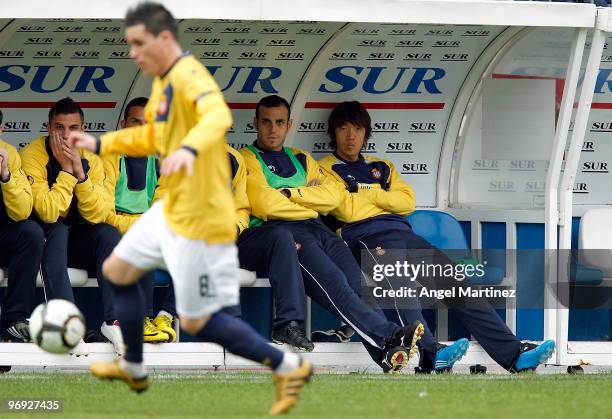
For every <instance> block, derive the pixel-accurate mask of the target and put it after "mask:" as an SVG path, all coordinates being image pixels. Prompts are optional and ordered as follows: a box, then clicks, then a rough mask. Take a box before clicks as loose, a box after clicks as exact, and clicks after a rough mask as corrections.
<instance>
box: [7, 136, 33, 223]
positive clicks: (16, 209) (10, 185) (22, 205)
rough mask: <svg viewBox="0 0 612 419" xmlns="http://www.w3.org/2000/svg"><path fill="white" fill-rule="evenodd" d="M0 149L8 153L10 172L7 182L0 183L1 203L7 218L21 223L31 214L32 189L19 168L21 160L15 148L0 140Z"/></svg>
mask: <svg viewBox="0 0 612 419" xmlns="http://www.w3.org/2000/svg"><path fill="white" fill-rule="evenodd" d="M0 148H3V149H5V150H6V151H7V152H8V157H9V161H8V166H9V171H10V172H11V177H10V179H9V180H8V182H6V183H4V182H2V181H0V188H1V190H2V201H3V202H4V207H5V209H6V214H7V215H8V216H9V218H10V219H11V220H13V221H22V220H25V219H27V218H28V217H29V216H30V214H31V213H32V188H30V184H29V183H28V179H27V177H26V175H25V173H24V171H23V169H22V168H21V159H20V158H19V153H17V150H16V149H15V147H13V146H12V145H10V144H8V143H5V142H4V141H2V140H0Z"/></svg>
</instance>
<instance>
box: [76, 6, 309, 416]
mask: <svg viewBox="0 0 612 419" xmlns="http://www.w3.org/2000/svg"><path fill="white" fill-rule="evenodd" d="M125 24H126V38H127V40H128V43H129V44H130V56H131V57H132V59H133V60H134V61H135V62H136V63H137V64H138V66H139V68H140V69H141V70H142V71H143V72H144V73H147V74H151V75H154V76H156V77H155V80H154V81H153V86H152V90H151V96H150V98H149V102H148V103H147V106H146V108H145V115H146V119H147V124H146V125H144V126H141V127H133V128H128V129H124V130H121V131H117V132H112V133H108V134H106V135H104V136H102V138H101V140H100V141H97V140H96V139H95V138H94V137H92V136H90V135H87V134H84V133H74V134H73V135H72V136H71V140H72V141H73V142H75V144H76V145H77V146H78V147H83V148H87V149H90V150H96V151H98V152H99V153H101V154H109V153H110V154H112V153H123V154H126V155H130V156H133V157H138V156H146V155H150V154H154V153H156V152H157V153H159V154H160V155H161V158H162V166H161V175H162V176H165V177H166V180H167V191H166V192H165V193H164V197H163V198H162V199H161V200H160V201H158V202H156V203H155V204H153V206H152V207H151V209H150V210H148V211H147V212H146V213H145V214H143V216H142V217H141V218H140V219H139V220H138V221H137V222H136V223H135V224H134V226H132V228H131V229H130V230H129V231H128V232H127V233H126V235H125V236H124V237H123V238H122V239H121V242H120V243H119V245H117V247H116V248H115V250H114V251H113V253H112V255H111V256H110V257H109V258H108V259H107V260H106V262H105V263H104V272H105V273H106V275H107V277H108V278H109V279H110V281H111V282H112V283H113V284H114V285H115V291H116V293H117V306H116V307H117V314H118V318H119V321H120V323H121V329H122V332H123V336H124V340H125V343H126V354H125V357H124V358H123V359H121V360H118V361H114V362H109V363H94V364H92V366H91V370H92V373H93V374H94V375H95V376H97V377H99V378H104V379H111V380H112V379H119V380H123V381H125V382H126V383H127V384H128V386H129V387H130V388H132V389H133V390H136V391H143V390H145V389H147V387H148V386H149V379H148V377H147V372H146V370H145V367H144V365H143V363H142V328H143V313H144V303H143V297H142V293H141V290H140V288H139V287H138V284H137V281H138V279H139V278H140V277H141V276H142V275H143V274H144V273H145V272H147V271H150V270H151V269H154V268H158V267H165V268H167V269H168V272H169V273H170V275H171V276H172V280H173V282H174V288H175V293H176V303H177V304H176V306H177V311H178V313H179V318H180V324H181V327H182V328H183V329H184V330H185V331H186V332H188V333H190V334H192V335H196V336H198V337H199V338H201V339H202V340H203V341H209V342H214V343H218V344H220V345H222V346H224V347H225V348H227V349H228V350H229V351H230V352H232V353H234V354H236V355H239V356H242V357H245V358H248V359H251V360H254V361H257V362H260V363H262V364H264V365H268V366H270V367H271V368H272V369H273V370H274V374H273V376H274V382H275V384H276V399H275V401H274V404H273V405H272V408H271V410H270V414H278V413H284V412H287V411H289V410H290V409H291V408H292V407H293V406H294V405H295V403H296V402H297V398H298V395H299V392H300V390H301V389H302V387H303V386H304V384H306V382H307V381H308V380H309V378H310V375H311V373H312V368H311V366H310V363H309V362H308V361H307V360H302V359H300V358H299V357H298V356H297V355H296V354H293V353H283V352H282V351H279V350H278V349H275V348H273V347H272V346H270V345H269V344H268V343H267V342H266V341H265V340H264V339H263V338H261V337H260V336H259V335H257V334H256V333H255V332H254V331H253V330H252V329H251V328H250V327H249V326H247V324H246V323H244V322H243V321H241V320H240V319H237V318H234V317H232V316H230V315H227V314H225V313H220V312H219V311H220V310H221V309H222V308H223V307H226V306H230V305H235V304H237V303H238V297H239V284H238V258H237V251H236V246H235V244H234V241H235V239H236V213H235V210H234V201H233V197H232V191H231V189H230V182H231V178H230V164H229V161H228V157H227V152H226V149H225V145H226V143H225V133H226V131H227V130H228V128H229V127H230V126H231V122H232V121H231V115H230V112H229V109H228V107H227V105H226V104H225V102H224V100H223V96H222V95H221V92H220V90H219V88H218V86H217V85H216V84H215V82H214V80H213V78H212V76H211V75H210V74H209V73H208V71H206V69H205V68H204V67H203V66H202V64H201V63H199V62H198V61H197V60H196V59H195V58H194V57H193V56H191V55H189V54H186V53H183V52H182V50H181V47H180V45H179V43H178V41H177V32H178V29H177V25H176V22H175V20H174V18H173V17H172V15H171V14H170V13H169V12H168V11H167V10H166V9H165V8H164V7H163V6H161V5H158V4H154V3H141V4H139V5H138V6H136V7H135V8H133V9H130V10H129V11H128V13H127V15H126V19H125ZM128 261H129V262H128Z"/></svg>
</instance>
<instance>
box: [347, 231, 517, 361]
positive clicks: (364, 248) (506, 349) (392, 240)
mask: <svg viewBox="0 0 612 419" xmlns="http://www.w3.org/2000/svg"><path fill="white" fill-rule="evenodd" d="M348 245H349V247H350V248H351V250H352V251H353V255H354V256H355V257H356V258H357V260H359V261H360V263H361V265H362V266H367V265H369V264H372V263H381V264H388V263H395V261H396V260H395V259H396V258H397V254H395V253H394V254H393V255H392V256H391V257H393V258H394V259H393V260H385V257H384V256H380V255H379V254H380V253H381V249H382V250H383V251H385V250H392V249H396V250H401V249H403V250H406V252H405V253H403V254H404V255H405V260H407V261H408V262H411V263H415V264H418V263H419V262H421V261H422V260H423V254H422V253H421V252H418V257H417V258H416V259H415V257H414V256H413V257H412V258H411V254H410V250H415V249H426V250H427V253H428V254H430V255H431V257H430V260H425V262H428V263H435V264H441V265H446V264H449V263H451V261H450V260H449V259H448V257H447V256H446V255H445V254H444V253H443V252H441V251H440V250H439V249H437V248H435V247H434V246H432V245H431V244H430V243H429V242H427V241H426V240H425V239H423V238H422V237H420V236H418V235H416V234H414V233H412V232H409V231H406V230H399V229H396V230H393V229H390V230H386V231H379V232H377V233H374V234H370V235H367V236H365V237H362V238H361V239H360V240H358V241H355V242H352V241H349V242H348ZM377 250H378V252H377ZM363 257H366V258H368V259H370V260H362V258H363ZM413 259H414V260H413ZM418 281H419V283H421V285H422V286H424V287H426V288H428V289H443V288H445V287H446V286H450V285H449V284H448V279H446V278H445V279H436V278H420V279H419V280H418ZM445 281H446V282H445ZM409 283H410V284H412V286H414V283H413V282H410V281H406V283H403V284H401V285H409ZM445 283H446V284H447V285H445ZM398 285H399V284H398ZM452 285H454V286H460V285H461V283H460V282H456V283H454V284H452ZM442 302H443V303H445V304H446V305H447V306H449V307H452V308H454V310H453V313H454V314H455V315H456V316H457V317H458V318H459V320H460V321H461V323H462V324H463V325H464V326H465V327H466V328H467V329H468V330H469V331H470V333H471V334H472V335H473V336H474V337H475V338H476V340H477V341H478V342H479V343H480V345H481V346H482V347H483V349H484V350H485V351H486V352H487V353H488V354H489V356H491V358H493V360H494V361H495V362H497V363H498V364H499V365H501V366H502V367H503V368H505V369H507V370H510V369H511V368H512V367H513V366H514V363H515V362H516V360H517V359H518V356H519V355H520V346H521V342H520V341H519V340H518V338H517V337H516V336H515V335H514V334H513V333H512V332H511V331H510V329H508V326H507V325H506V323H504V321H503V320H502V319H501V318H500V317H499V314H498V313H497V312H496V311H495V310H494V309H493V307H492V306H491V305H490V303H489V302H488V301H487V300H486V299H484V298H478V299H476V298H470V299H469V301H466V300H462V299H460V298H453V299H452V300H442ZM455 307H458V308H455ZM398 314H399V315H400V316H401V317H402V318H404V319H406V320H405V321H412V320H414V319H415V318H416V319H418V320H420V321H421V322H422V323H423V324H426V323H425V319H424V318H423V315H422V313H421V311H420V310H419V309H418V308H416V307H411V309H410V310H399V312H398ZM437 343H438V342H437V340H436V339H435V338H434V337H433V336H432V334H431V332H430V331H429V328H426V333H425V335H424V336H423V337H422V338H421V341H420V342H419V345H420V349H421V356H420V359H421V367H422V368H424V369H425V370H430V369H431V368H432V365H433V361H434V359H435V355H436V345H437Z"/></svg>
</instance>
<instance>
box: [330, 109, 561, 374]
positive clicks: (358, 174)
mask: <svg viewBox="0 0 612 419" xmlns="http://www.w3.org/2000/svg"><path fill="white" fill-rule="evenodd" d="M327 130H328V134H329V136H330V138H331V145H332V147H333V148H334V154H333V155H330V156H327V157H325V158H324V159H322V160H321V162H320V164H321V168H322V169H323V170H324V171H325V172H326V173H327V174H328V175H329V177H330V178H332V179H334V180H335V181H336V182H338V183H339V184H341V185H342V186H343V187H345V188H346V189H347V190H348V191H349V192H350V194H348V195H347V196H348V199H347V200H345V201H344V202H343V204H342V205H340V206H338V208H336V210H335V211H334V212H333V213H332V215H334V216H336V217H337V218H339V219H340V220H341V221H344V222H345V224H344V225H343V226H342V228H341V229H340V230H339V231H340V235H341V237H342V238H343V239H344V240H345V241H346V243H347V244H348V246H349V247H350V248H351V250H352V251H353V254H354V255H355V257H356V258H357V259H358V260H360V262H362V263H363V264H364V265H367V264H393V263H395V261H396V260H397V259H396V257H397V253H394V252H393V251H395V252H398V251H400V252H402V255H403V257H404V258H405V259H406V260H408V261H409V262H411V263H413V264H418V263H420V262H421V261H422V260H423V258H424V257H430V259H428V260H431V261H433V262H434V263H435V264H439V265H440V266H444V265H446V264H452V262H451V261H450V260H449V259H448V257H446V255H445V254H444V253H442V252H441V251H439V250H438V249H437V248H435V247H434V246H432V245H431V244H430V243H429V242H427V241H426V240H425V239H423V238H422V237H420V236H418V235H417V234H415V233H414V231H413V230H412V227H411V226H410V224H409V223H408V222H407V221H406V220H405V218H404V217H405V216H406V215H408V214H410V213H411V212H412V211H414V192H413V191H412V188H411V187H410V186H409V185H408V184H407V183H406V182H405V181H404V180H403V179H402V178H401V177H400V176H399V174H398V173H397V171H396V170H395V167H394V166H393V164H392V163H391V162H390V161H387V160H382V159H378V158H376V157H370V156H368V157H364V156H363V155H362V154H361V148H362V147H363V145H364V143H365V142H366V141H367V140H368V139H369V138H370V134H371V132H372V127H371V118H370V115H369V114H368V111H367V110H366V109H365V108H364V107H363V105H362V104H361V103H359V102H343V103H341V104H339V105H338V106H337V107H336V108H335V109H334V110H333V111H332V113H331V114H330V116H329V121H328V126H327ZM364 255H365V256H364ZM430 255H431V256H430ZM362 256H363V257H366V258H367V259H366V260H361V259H362ZM418 281H419V282H420V283H421V284H422V285H423V286H424V287H426V288H429V289H437V288H444V287H446V286H448V285H454V286H461V283H460V282H457V283H454V281H453V283H451V284H448V283H446V284H445V282H444V281H445V279H444V278H438V277H424V276H420V277H419V279H418ZM408 284H410V281H406V282H405V283H404V285H408ZM413 284H414V283H413ZM444 303H445V304H446V305H447V306H450V307H452V308H457V309H456V310H453V313H454V315H455V316H457V317H458V318H459V320H460V321H461V323H463V325H464V326H465V327H466V328H467V329H468V330H469V332H470V333H471V334H472V335H473V336H474V337H475V338H476V339H477V340H478V342H479V343H480V345H481V346H482V347H483V349H484V350H485V351H486V352H487V353H488V354H489V355H490V356H491V358H493V360H495V361H496V362H497V363H498V364H499V365H501V366H502V367H503V368H505V369H507V370H509V371H513V372H514V371H522V370H531V369H535V368H536V367H537V366H538V365H539V364H540V363H542V362H544V361H545V360H546V359H548V358H549V357H550V356H551V355H552V353H553V351H554V348H555V342H554V341H552V340H547V341H545V342H543V343H542V344H541V345H538V346H536V345H534V344H531V343H522V342H521V341H520V340H519V339H518V338H517V337H516V336H515V335H514V334H513V333H512V332H511V331H510V329H508V326H506V324H505V323H504V321H503V320H502V319H501V318H500V316H499V314H498V313H497V312H496V311H495V310H494V309H493V307H491V305H490V304H489V302H488V301H487V300H485V299H481V298H470V299H469V301H465V300H463V299H460V298H445V299H444ZM417 314H418V316H419V317H420V318H421V319H422V316H421V314H420V313H417ZM421 321H423V322H425V320H424V319H422V320H421ZM451 348H452V347H451ZM422 349H423V351H422V355H423V356H422V357H421V366H422V368H424V370H426V371H431V369H436V370H440V369H448V368H450V367H452V364H453V363H454V362H455V361H456V357H455V356H454V354H452V353H450V354H449V353H447V354H446V355H445V356H441V355H442V354H441V350H440V347H439V345H438V342H437V341H436V340H435V338H434V337H433V336H432V334H431V333H426V334H425V336H424V339H423V340H422ZM442 351H444V352H448V351H445V350H444V349H443V350H442Z"/></svg>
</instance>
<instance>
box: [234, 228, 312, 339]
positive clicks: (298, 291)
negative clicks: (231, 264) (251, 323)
mask: <svg viewBox="0 0 612 419" xmlns="http://www.w3.org/2000/svg"><path fill="white" fill-rule="evenodd" d="M237 245H238V260H239V262H240V267H241V268H242V269H247V270H249V271H257V273H258V275H260V276H266V275H267V276H268V278H269V279H270V286H271V287H272V294H273V296H274V303H275V306H276V317H275V318H274V321H273V323H272V327H273V328H274V329H277V328H281V327H284V326H285V325H286V324H287V323H289V322H290V321H293V320H294V321H297V322H299V323H303V321H304V319H305V318H306V300H305V297H304V296H305V295H306V294H305V291H304V281H303V280H302V273H301V272H300V264H299V261H298V257H297V253H296V252H295V240H294V239H293V235H292V234H291V232H290V231H289V230H288V229H286V228H284V227H283V226H277V225H270V224H264V225H263V226H261V227H253V228H249V229H247V230H245V231H244V232H243V233H242V234H241V235H240V236H239V237H238V242H237Z"/></svg>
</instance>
